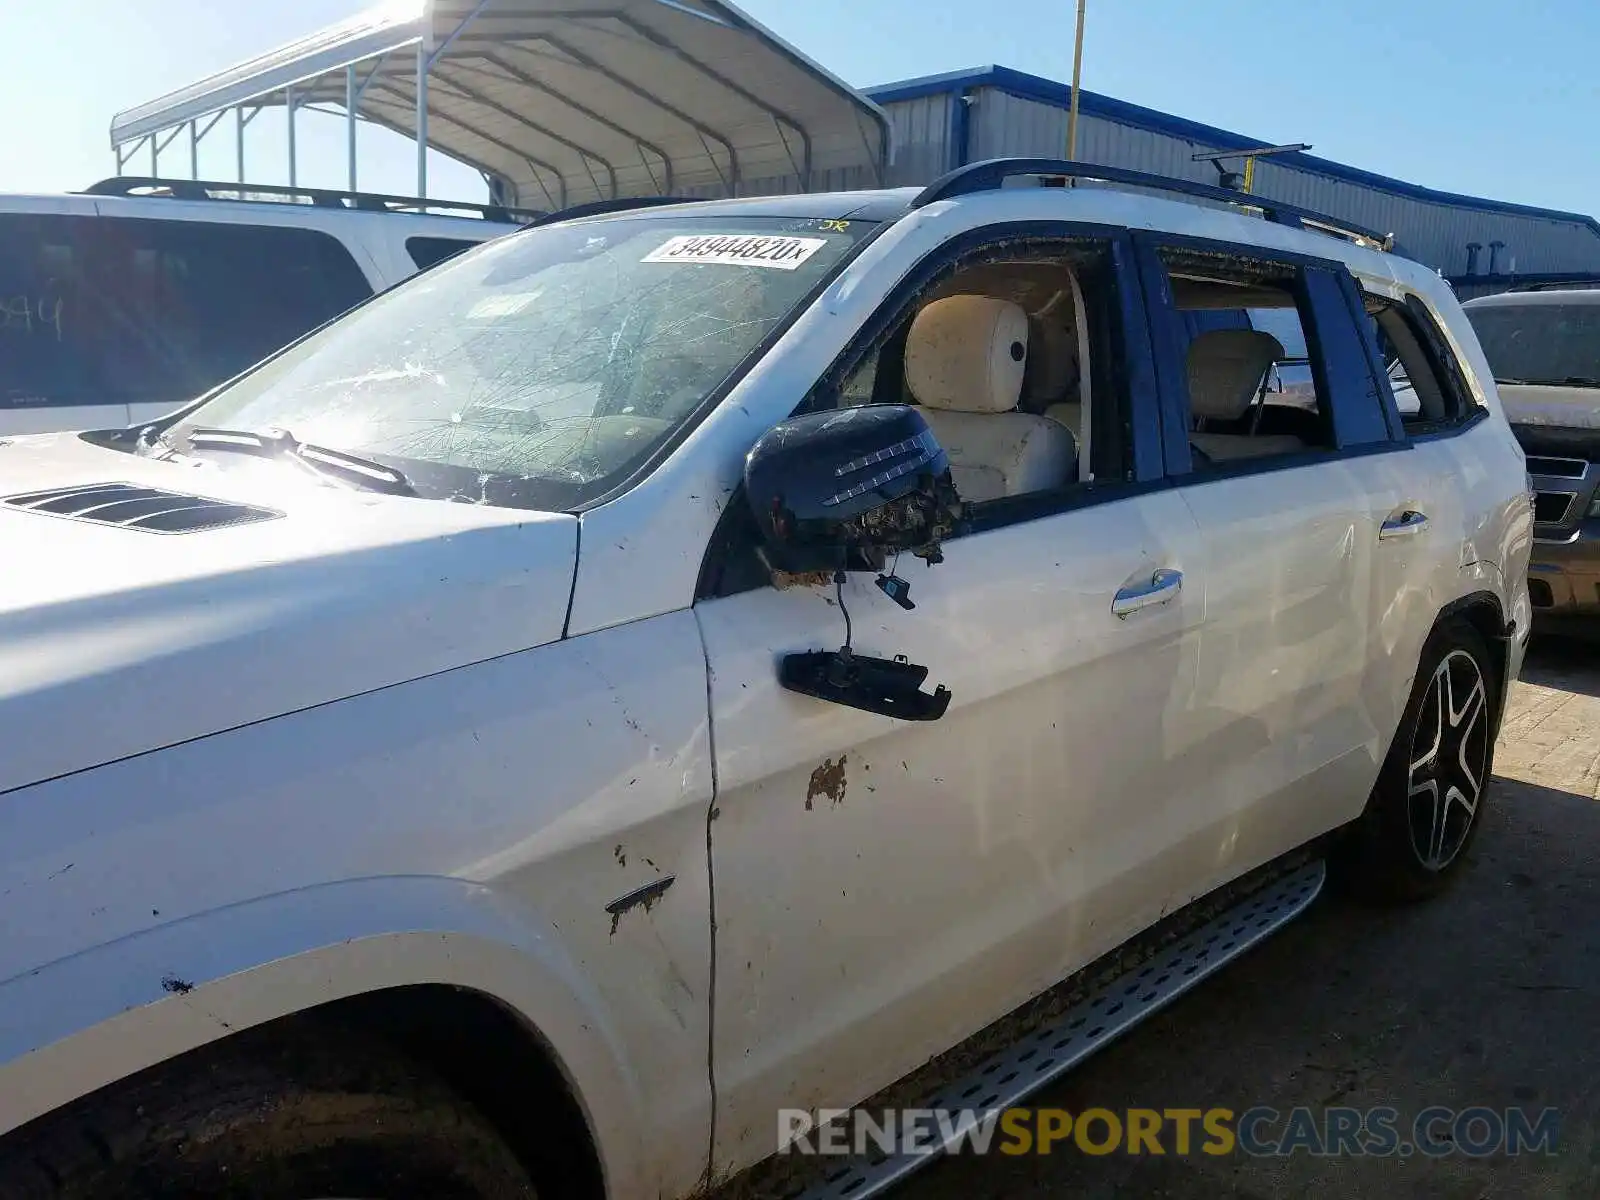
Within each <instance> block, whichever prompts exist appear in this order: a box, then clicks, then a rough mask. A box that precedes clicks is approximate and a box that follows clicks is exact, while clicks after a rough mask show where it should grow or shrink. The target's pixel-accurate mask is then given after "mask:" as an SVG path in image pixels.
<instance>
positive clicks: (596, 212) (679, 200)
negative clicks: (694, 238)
mask: <svg viewBox="0 0 1600 1200" xmlns="http://www.w3.org/2000/svg"><path fill="white" fill-rule="evenodd" d="M694 203H697V201H695V200H693V199H691V198H690V197H688V196H635V197H634V198H633V199H631V200H591V201H589V202H588V203H587V204H574V205H572V206H570V207H568V208H560V209H557V210H556V211H555V212H552V213H545V214H543V215H542V216H539V217H535V218H534V219H533V221H531V222H530V224H533V225H553V224H555V222H557V221H575V220H577V219H578V218H579V217H598V216H600V215H601V214H602V213H612V212H626V211H627V210H628V209H630V208H658V207H660V206H661V205H663V204H694Z"/></svg>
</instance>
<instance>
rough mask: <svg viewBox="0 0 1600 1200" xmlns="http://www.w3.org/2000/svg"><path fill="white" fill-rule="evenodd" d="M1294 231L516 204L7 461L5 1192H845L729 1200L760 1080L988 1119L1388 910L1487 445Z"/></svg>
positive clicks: (1413, 867) (1398, 265)
mask: <svg viewBox="0 0 1600 1200" xmlns="http://www.w3.org/2000/svg"><path fill="white" fill-rule="evenodd" d="M1069 176H1072V177H1074V178H1071V179H1069V178H1068V177H1069ZM1029 180H1038V181H1039V182H1041V183H1045V184H1052V185H1056V186H1038V187H1029V186H1002V184H1012V183H1026V182H1028V181H1029ZM1064 182H1072V183H1074V184H1075V185H1076V186H1072V187H1063V186H1059V185H1060V184H1062V183H1064ZM1156 191H1161V192H1165V193H1168V194H1164V195H1163V194H1152V193H1153V192H1156ZM1188 193H1195V196H1193V197H1191V196H1190V195H1189V194H1188ZM1195 198H1203V199H1204V200H1205V201H1206V203H1205V204H1196V203H1194V202H1193V200H1194V199H1195ZM1263 218H1265V219H1263ZM1330 224H1331V222H1330V221H1328V219H1327V218H1321V217H1315V216H1313V215H1311V214H1302V213H1300V212H1299V211H1298V210H1295V209H1293V208H1289V207H1286V206H1280V205H1275V204H1274V203H1273V202H1271V201H1267V200H1263V199H1261V198H1259V197H1244V196H1240V195H1237V194H1234V193H1224V192H1219V191H1217V190H1216V189H1212V188H1206V187H1202V186H1199V185H1193V184H1185V183H1181V182H1178V181H1167V180H1162V179H1158V178H1155V177H1150V176H1142V175H1135V174H1132V173H1129V172H1121V171H1116V170H1113V169H1111V168H1085V167H1081V166H1075V165H1072V164H1052V163H1041V162H1038V161H1031V160H1030V161H1023V162H1005V161H1001V162H991V163H983V164H978V165H976V166H973V167H968V168H965V169H963V170H961V171H958V172H955V173H954V174H952V175H950V176H947V177H946V178H945V179H943V180H941V181H939V182H938V183H936V184H934V185H932V186H931V187H929V188H928V189H926V190H924V191H921V192H918V191H916V190H906V191H880V192H857V193H842V194H831V195H805V196H783V197H766V198H759V199H743V200H733V201H722V202H706V203H694V204H684V205H681V206H674V207H658V208H651V209H641V210H639V211H623V212H613V213H610V214H608V215H605V216H599V217H589V218H586V219H581V220H572V221H558V222H556V223H552V224H548V225H545V226H544V227H541V228H536V229H530V230H527V231H525V232H522V233H519V234H517V235H515V236H513V237H508V238H505V239H503V240H499V241H496V242H494V243H492V244H489V245H485V246H482V247H479V248H477V249H475V250H472V251H470V252H468V253H465V254H463V255H461V256H459V257H458V258H456V259H454V260H452V261H450V262H448V263H444V264H441V265H440V266H439V267H438V268H437V269H435V270H432V271H430V272H428V273H427V274H426V275H425V276H422V277H419V278H418V279H416V280H414V281H412V282H410V283H408V284H405V285H403V286H401V287H397V288H395V289H393V290H392V291H390V292H389V293H387V294H385V295H383V296H380V297H377V298H376V299H374V300H373V301H372V302H371V303H369V304H365V305H363V306H361V308H359V309H358V310H357V311H355V312H353V313H350V314H348V315H347V316H345V317H343V318H342V319H340V320H338V321H335V322H333V323H332V324H330V325H328V326H326V327H324V328H322V329H320V330H319V331H317V332H316V333H314V334H312V335H311V336H309V337H307V338H305V339H303V340H302V341H300V342H298V343H297V344H296V345H294V346H293V347H291V348H290V349H288V350H286V351H285V352H283V353H281V354H278V355H276V356H274V357H273V358H271V359H270V360H268V361H267V362H265V363H263V364H261V365H260V366H258V367H256V368H255V369H254V370H252V371H249V372H248V373H246V374H244V375H243V376H241V377H239V378H237V379H235V380H233V381H231V382H230V383H229V384H227V385H226V386H225V387H222V388H220V389H218V390H217V391H216V392H215V393H214V394H212V395H211V396H210V397H209V398H208V399H206V400H204V401H201V402H199V403H197V404H195V405H191V406H190V407H188V408H187V409H185V410H183V411H181V412H179V413H176V414H173V415H172V416H170V417H169V418H166V419H163V420H161V421H158V422H155V423H153V424H152V425H150V426H148V427H147V428H144V429H142V430H126V431H121V432H112V433H99V434H84V435H68V434H56V435H47V436H40V437H24V438H16V439H12V440H10V441H9V443H8V444H6V445H4V446H0V479H3V480H4V489H3V493H4V494H3V495H0V554H3V555H4V557H5V559H6V561H8V562H18V563H26V564H28V568H27V569H26V570H25V571H20V572H14V573H11V574H9V575H7V576H6V582H5V584H4V585H3V587H0V656H3V657H4V661H5V662H6V663H7V664H9V665H8V667H7V669H6V670H5V671H3V672H0V912H3V913H4V920H3V921H0V981H3V982H0V1013H4V1014H5V1019H4V1020H3V1021H0V1194H3V1193H6V1192H7V1190H8V1188H9V1189H11V1190H14V1191H16V1192H19V1193H22V1194H26V1195H29V1196H34V1195H39V1196H57V1195H71V1196H74V1197H96V1198H119V1200H124V1198H127V1197H131V1196H134V1195H140V1196H143V1195H161V1196H163V1197H180V1198H181V1197H189V1196H195V1197H198V1196H212V1195H221V1194H226V1195H230V1196H249V1197H256V1196H268V1195H271V1196H290V1195H292V1196H355V1195H359V1196H366V1197H410V1196H446V1195H448V1196H452V1197H476V1198H486V1197H496V1198H499V1197H510V1196H524V1195H530V1194H533V1193H534V1192H535V1191H536V1192H537V1194H538V1195H540V1196H542V1197H545V1198H546V1200H549V1198H551V1197H566V1196H579V1195H585V1196H587V1195H594V1194H597V1193H600V1192H603V1193H604V1194H606V1195H610V1196H613V1197H618V1198H620V1200H634V1198H636V1197H643V1196H660V1197H684V1196H689V1195H692V1194H699V1193H700V1192H701V1191H702V1190H703V1188H704V1187H705V1186H706V1185H708V1184H709V1183H712V1182H721V1181H724V1180H727V1179H729V1178H730V1177H731V1176H734V1175H736V1174H738V1173H739V1172H742V1171H746V1170H747V1169H750V1170H753V1171H754V1172H755V1174H750V1175H746V1176H744V1178H745V1180H746V1181H747V1183H746V1194H758V1195H776V1194H788V1192H789V1189H790V1187H791V1185H792V1186H793V1187H796V1188H798V1189H799V1190H800V1191H801V1193H802V1194H805V1195H810V1196H842V1195H846V1194H848V1195H851V1196H855V1197H858V1198H859V1197H861V1196H866V1195H870V1194H873V1193H875V1192H876V1191H879V1190H881V1189H882V1188H883V1187H885V1186H887V1184H888V1183H889V1182H892V1180H893V1179H895V1178H898V1177H899V1176H900V1175H902V1174H904V1173H905V1172H906V1171H908V1170H909V1169H911V1167H913V1166H915V1165H916V1164H917V1162H919V1161H925V1159H918V1158H916V1157H915V1155H913V1154H909V1153H898V1152H897V1153H894V1154H890V1155H889V1156H888V1157H887V1158H883V1157H876V1158H872V1159H866V1160H862V1161H861V1162H859V1163H852V1164H846V1166H848V1170H845V1169H842V1168H841V1165H840V1164H839V1163H838V1162H837V1160H822V1162H823V1165H824V1167H825V1168H826V1169H827V1174H826V1176H825V1177H823V1178H820V1179H818V1180H814V1181H811V1182H807V1181H806V1180H804V1179H798V1178H787V1179H786V1180H785V1181H784V1182H783V1183H782V1185H781V1186H780V1185H779V1183H777V1182H774V1177H773V1176H772V1175H770V1174H769V1175H763V1174H761V1173H762V1172H773V1171H778V1172H779V1173H782V1172H783V1171H787V1170H788V1169H789V1168H790V1167H792V1166H794V1164H796V1163H799V1164H800V1165H802V1166H805V1165H810V1164H814V1163H816V1162H817V1161H818V1160H816V1159H804V1160H802V1159H796V1158H793V1157H791V1156H781V1155H777V1154H775V1151H776V1150H777V1149H778V1146H777V1138H776V1132H775V1119H776V1118H777V1117H778V1115H779V1113H780V1110H783V1109H801V1110H806V1111H807V1112H818V1111H819V1110H825V1109H834V1108H844V1107H847V1106H850V1105H854V1104H857V1103H860V1102H862V1101H864V1100H866V1099H867V1098H870V1097H873V1096H874V1095H877V1094H880V1093H882V1092H883V1090H884V1089H886V1088H891V1087H893V1088H895V1089H896V1090H895V1091H894V1092H893V1095H895V1096H897V1097H899V1099H898V1100H897V1101H896V1103H897V1104H898V1105H901V1106H906V1105H910V1104H917V1103H918V1100H917V1099H916V1098H918V1097H920V1098H921V1103H922V1104H923V1105H936V1106H940V1107H942V1106H944V1105H951V1106H954V1107H958V1108H959V1107H964V1106H965V1107H970V1106H977V1107H979V1108H992V1107H996V1106H1003V1105H1005V1104H1008V1103H1011V1102H1014V1101H1015V1099H1017V1098H1018V1097H1020V1096H1022V1095H1024V1094H1026V1092H1027V1091H1028V1090H1029V1089H1030V1088H1032V1087H1034V1086H1037V1085H1038V1084H1040V1083H1042V1082H1045V1081H1047V1080H1048V1079H1050V1078H1051V1077H1052V1076H1054V1075H1055V1074H1057V1073H1059V1072H1060V1071H1061V1070H1064V1069H1066V1068H1067V1067H1069V1066H1071V1065H1072V1064H1073V1063H1074V1062H1076V1061H1078V1060H1079V1059H1080V1058H1081V1057H1082V1056H1083V1055H1084V1054H1086V1053H1088V1052H1090V1051H1091V1050H1093V1049H1094V1048H1095V1047H1096V1046H1098V1045H1100V1044H1102V1043H1103V1042H1104V1041H1105V1040H1106V1039H1108V1038H1110V1037H1112V1036H1114V1035H1115V1034H1116V1033H1118V1032H1120V1031H1121V1030H1123V1029H1125V1028H1126V1027H1127V1026H1128V1025H1130V1024H1132V1023H1133V1022H1134V1021H1137V1020H1138V1019H1139V1018H1140V1017H1142V1016H1143V1015H1145V1014H1147V1013H1148V1012H1151V1011H1153V1010H1154V1009H1156V1008H1158V1007H1159V1006H1160V1005H1162V1004H1164V1003H1166V1002H1167V1001H1168V1000H1170V999H1171V998H1172V997H1173V996H1175V995H1177V994H1179V993H1180V992H1181V991H1182V990H1184V989H1185V988H1187V987H1189V986H1191V985H1192V984H1193V983H1194V982H1195V981H1196V980H1198V979H1200V978H1202V977H1204V976H1205V975H1206V974H1207V973H1208V972H1209V971H1211V970H1213V969H1214V968H1216V967H1217V966H1219V965H1220V964H1222V963H1225V962H1226V961H1228V960H1229V959H1230V958H1231V957H1233V956H1234V955H1236V954H1238V953H1240V952H1241V951H1242V950H1243V949H1244V948H1245V947H1247V946H1249V945H1250V944H1252V943H1253V942H1254V941H1255V940H1257V939H1259V938H1260V937H1262V936H1264V935H1265V934H1266V933H1267V932H1270V931H1271V929H1273V928H1275V927H1276V926H1277V925H1279V924H1281V923H1282V922H1283V921H1285V920H1287V919H1289V918H1290V917H1292V916H1293V915H1294V914H1296V913H1297V912H1299V911H1301V909H1303V908H1304V906H1305V905H1306V904H1307V903H1308V902H1309V901H1310V899H1311V898H1312V897H1314V896H1315V894H1316V893H1317V891H1318V889H1319V887H1320V886H1321V883H1322V879H1323V864H1324V862H1325V861H1326V862H1329V863H1331V864H1333V865H1335V866H1337V868H1338V869H1339V871H1340V872H1342V874H1343V875H1344V877H1345V878H1346V879H1347V880H1348V882H1349V884H1350V885H1351V886H1352V887H1355V888H1358V889H1361V890H1363V891H1365V892H1368V893H1370V894H1373V895H1378V896H1384V897H1389V898H1399V899H1409V898H1414V897H1419V896H1423V895H1427V894H1430V893H1433V892H1435V891H1437V890H1438V889H1439V888H1440V887H1441V886H1442V885H1443V884H1444V883H1445V882H1446V881H1447V880H1448V879H1449V878H1450V876H1451V875H1452V873H1454V872H1456V871H1458V870H1459V869H1460V868H1461V866H1462V863H1463V860H1464V855H1465V852H1466V849H1467V847H1468V845H1469V844H1470V842H1471V840H1472V837H1473V835H1474V833H1475V832H1476V831H1477V829H1478V828H1479V826H1480V825H1481V823H1482V821H1481V817H1482V814H1483V806H1484V802H1485V787H1486V785H1487V784H1488V781H1489V778H1490V775H1491V770H1492V754H1493V745H1494V737H1495V731H1496V727H1497V725H1498V722H1499V720H1500V714H1501V712H1502V708H1503V705H1504V702H1505V696H1506V690H1507V688H1508V686H1509V684H1510V683H1511V681H1512V680H1513V679H1514V678H1515V677H1516V675H1517V673H1518V671H1519V669H1520V667H1521V663H1522V659H1523V653H1524V646H1525V640H1526V638H1527V634H1528V625H1529V604H1528V593H1527V587H1526V581H1525V576H1526V568H1527V563H1528V554H1529V547H1530V542H1531V538H1532V515H1531V511H1530V504H1529V496H1528V491H1527V481H1526V476H1525V473H1524V460H1523V454H1522V451H1521V450H1520V449H1519V447H1518V445H1517V443H1516V441H1515V439H1514V438H1513V436H1512V434H1511V431H1510V429H1509V428H1508V426H1507V423H1506V419H1505V416H1504V414H1503V413H1502V411H1501V408H1500V402H1499V399H1498V397H1497V395H1496V392H1495V388H1494V384H1493V380H1492V379H1491V377H1490V373H1489V371H1488V368H1487V366H1486V365H1485V363H1484V360H1483V356H1482V354H1481V353H1480V351H1479V347H1478V343H1477V340H1476V339H1475V338H1474V336H1473V334H1472V330H1471V328H1470V326H1469V325H1468V324H1467V323H1466V320H1465V319H1464V317H1463V316H1462V313H1461V310H1460V307H1459V306H1458V305H1457V303H1456V302H1455V300H1454V299H1453V297H1452V295H1451V293H1450V291H1449V289H1448V288H1447V287H1446V286H1445V285H1444V283H1443V282H1442V281H1441V280H1440V279H1439V278H1438V277H1437V276H1436V275H1434V274H1433V273H1432V272H1430V271H1429V270H1427V269H1426V268H1423V267H1421V266H1418V265H1416V264H1414V263H1412V262H1409V261H1406V260H1404V259H1402V258H1399V257H1396V256H1395V255H1393V254H1389V253H1386V252H1384V251H1382V250H1381V249H1380V248H1378V243H1377V242H1376V240H1375V239H1373V238H1371V237H1368V236H1365V235H1362V234H1360V232H1359V231H1352V232H1349V233H1347V234H1342V235H1334V234H1331V233H1329V232H1328V226H1329V225H1330ZM1311 226H1315V227H1316V228H1312V227H1311ZM1269 330H1271V331H1275V332H1269ZM1289 343H1293V344H1292V345H1291V344H1289ZM1401 369H1403V371H1404V373H1405V375H1406V378H1407V379H1408V380H1409V386H1410V388H1411V389H1412V390H1413V391H1414V392H1415V394H1416V395H1415V401H1414V403H1409V404H1407V405H1406V407H1407V408H1408V409H1410V410H1411V411H1410V412H1409V414H1408V413H1405V412H1402V411H1401V406H1400V405H1397V403H1396V399H1395V395H1394V389H1393V388H1392V387H1391V384H1390V372H1391V371H1393V370H1401ZM1296 371H1300V372H1301V375H1299V376H1296V374H1295V372H1296ZM1286 378H1288V379H1291V380H1294V379H1299V380H1300V382H1299V383H1295V384H1294V386H1293V388H1290V387H1288V386H1286V385H1285V384H1284V382H1283V381H1284V380H1285V379H1286ZM1306 380H1309V383H1306V382H1305V381H1306ZM1285 392H1292V396H1291V400H1290V402H1287V403H1285V402H1281V400H1282V397H1283V396H1284V393H1285ZM1174 923H1176V924H1174ZM1169 933H1170V936H1167V935H1168V934H1169ZM1141 948H1143V949H1141ZM1108 956H1111V957H1110V959H1109V961H1114V962H1116V963H1117V964H1119V965H1125V966H1126V971H1125V973H1124V974H1122V975H1120V976H1118V977H1117V978H1116V979H1115V981H1114V982H1113V983H1111V984H1100V983H1093V982H1090V983H1084V984H1083V986H1085V987H1088V988H1089V989H1090V990H1089V991H1088V992H1087V993H1085V994H1083V995H1082V996H1080V998H1079V999H1075V1000H1072V1001H1071V1004H1070V1006H1068V1007H1066V1008H1065V1009H1064V1010H1063V1009H1062V1007H1061V1006H1059V1005H1055V1004H1052V1003H1044V1002H1038V1003H1031V1002H1034V1001H1036V1000H1037V999H1038V998H1039V997H1040V996H1041V994H1043V993H1046V992H1047V991H1050V990H1051V989H1057V988H1068V989H1072V988H1076V987H1078V986H1079V983H1081V982H1082V981H1083V980H1085V979H1090V980H1091V981H1092V980H1094V979H1099V978H1100V973H1101V972H1100V968H1099V967H1093V968H1092V970H1093V972H1094V973H1093V974H1092V975H1090V976H1084V975H1080V974H1076V973H1080V972H1083V971H1085V970H1086V969H1090V968H1091V964H1097V963H1098V964H1102V965H1103V964H1104V963H1105V962H1107V961H1108ZM1075 980H1076V981H1077V982H1075ZM1063 981H1065V982H1063ZM1332 982H1333V981H1331V980H1330V984H1331V983H1332ZM1057 994H1060V993H1057ZM1073 994H1074V995H1076V994H1077V993H1073ZM1064 1003H1065V1002H1064ZM1002 1021H1003V1022H1008V1023H1009V1024H1006V1025H1001V1026H996V1025H995V1024H994V1023H996V1022H1002ZM997 1028H998V1029H1006V1030H1009V1033H1008V1034H1007V1035H1006V1036H1005V1037H1004V1038H999V1039H998V1040H997V1035H996V1034H995V1033H994V1030H995V1029H997ZM985 1029H988V1030H989V1031H990V1032H989V1034H988V1035H987V1037H986V1040H985V1042H984V1043H983V1046H982V1047H981V1048H980V1049H971V1048H970V1047H968V1048H967V1049H965V1050H964V1049H962V1047H961V1046H960V1044H961V1043H963V1040H964V1039H967V1038H969V1037H970V1036H972V1035H974V1034H975V1033H977V1032H978V1031H980V1030H985ZM997 1046H998V1047H999V1049H996V1047H997ZM952 1047H955V1048H956V1051H955V1052H954V1053H952V1054H945V1052H946V1051H949V1050H951V1049H952ZM969 1051H970V1052H969ZM996 1055H998V1056H999V1057H998V1058H996V1057H994V1056H996ZM1002 1068H1004V1069H1002ZM780 1128H781V1126H780ZM762 1160H767V1161H766V1165H764V1166H763V1165H759V1164H760V1163H761V1162H762ZM749 1180H758V1182H755V1183H749V1182H748V1181H749Z"/></svg>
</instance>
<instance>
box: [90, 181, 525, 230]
mask: <svg viewBox="0 0 1600 1200" xmlns="http://www.w3.org/2000/svg"><path fill="white" fill-rule="evenodd" d="M146 189H160V190H163V191H165V192H166V193H167V194H168V195H170V196H171V197H172V198H173V199H175V200H217V201H224V202H226V201H237V200H248V199H254V198H255V197H257V196H273V197H282V198H283V199H287V200H301V201H309V202H310V203H311V204H312V205H313V206H314V207H322V208H354V209H359V210H361V211H362V212H409V213H429V212H441V211H442V212H458V213H459V212H470V213H476V214H478V216H480V217H482V218H483V219H484V220H486V221H497V222H502V223H513V222H520V223H526V222H528V221H535V220H538V219H539V218H541V217H544V216H545V215H546V214H545V213H544V212H542V211H541V210H539V209H532V208H509V207H507V206H506V205H503V204H479V203H477V202H475V201H471V200H433V199H429V198H427V197H423V196H390V195H385V194H383V193H381V192H342V191H338V190H335V189H330V188H303V187H284V186H282V185H280V184H274V183H226V182H219V181H214V180H206V179H160V178H157V177H155V176H142V175H117V176H114V177H112V178H110V179H102V180H101V181H100V182H99V183H95V184H91V185H90V186H89V187H86V188H84V194H86V195H90V196H134V195H137V194H139V193H140V192H142V191H144V190H146ZM219 193H220V194H219Z"/></svg>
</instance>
